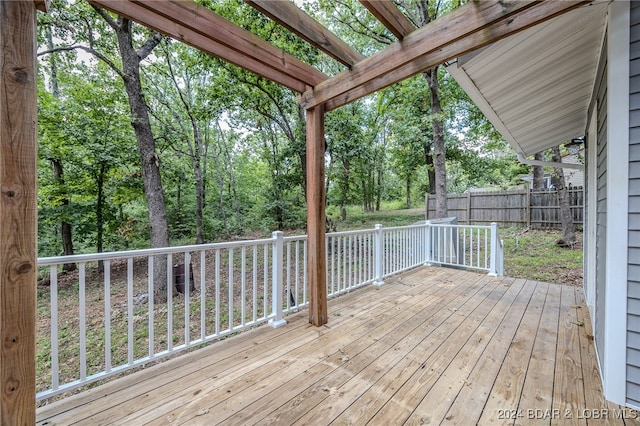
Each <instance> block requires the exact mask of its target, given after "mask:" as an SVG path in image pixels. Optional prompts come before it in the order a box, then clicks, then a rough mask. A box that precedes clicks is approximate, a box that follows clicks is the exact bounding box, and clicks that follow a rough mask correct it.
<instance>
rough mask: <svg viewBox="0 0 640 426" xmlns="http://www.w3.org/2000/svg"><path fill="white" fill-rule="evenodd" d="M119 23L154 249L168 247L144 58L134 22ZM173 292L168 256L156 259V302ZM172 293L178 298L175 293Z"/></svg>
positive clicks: (119, 34)
mask: <svg viewBox="0 0 640 426" xmlns="http://www.w3.org/2000/svg"><path fill="white" fill-rule="evenodd" d="M118 23H119V25H118V29H117V30H116V34H117V37H118V47H119V49H120V55H121V58H122V72H123V74H124V76H125V77H124V78H123V81H124V86H125V89H126V91H127V97H128V100H129V107H130V109H131V124H132V126H133V130H134V132H135V135H136V139H137V141H138V154H139V156H140V162H141V164H142V176H143V180H144V192H145V196H146V199H147V205H148V208H149V225H150V226H151V246H152V247H154V248H156V247H168V246H169V230H168V223H167V211H166V206H165V200H164V194H163V191H162V178H161V175H160V159H159V158H158V155H157V154H156V145H155V140H154V138H153V133H152V131H151V123H150V122H149V112H148V110H149V106H148V105H147V103H146V101H145V99H144V95H143V92H142V83H141V81H140V61H141V59H142V58H141V55H140V54H139V52H137V51H136V50H135V49H134V47H133V34H132V33H131V22H130V21H129V20H128V19H124V18H122V17H120V18H119V19H118ZM147 54H148V53H147ZM169 288H172V289H173V286H172V285H168V282H167V258H166V256H155V257H154V301H155V302H156V303H163V302H166V301H167V292H168V289H169ZM172 291H173V294H175V291H174V290H172Z"/></svg>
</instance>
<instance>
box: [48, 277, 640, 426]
mask: <svg viewBox="0 0 640 426" xmlns="http://www.w3.org/2000/svg"><path fill="white" fill-rule="evenodd" d="M307 316H308V315H307V312H306V311H302V312H300V313H298V314H295V315H292V316H289V317H287V320H288V324H287V325H286V326H285V327H282V328H278V329H272V328H271V327H269V326H264V327H261V328H258V329H256V330H253V331H250V332H247V333H244V334H241V335H239V336H236V337H234V338H230V339H227V340H225V341H222V342H219V343H216V344H214V345H212V346H209V347H208V348H205V349H201V350H199V351H195V352H192V353H189V354H186V355H184V356H182V357H178V358H176V359H174V360H171V361H168V362H165V363H162V364H160V365H156V366H153V367H150V368H148V369H146V370H143V371H140V372H137V373H135V374H131V375H129V376H127V377H126V378H123V379H118V380H115V381H113V382H111V383H108V384H106V385H103V386H101V387H97V388H94V389H92V390H89V391H87V392H84V393H82V394H79V395H76V396H74V397H70V398H68V399H65V400H63V401H58V402H55V403H52V404H50V405H48V406H45V407H42V408H40V409H38V424H40V425H66V424H76V423H77V424H85V425H102V424H120V425H142V424H151V425H164V424H195V425H213V424H225V425H247V424H278V425H290V424H299V425H305V424H313V425H326V424H329V423H331V424H365V423H369V424H372V425H397V424H403V423H407V424H451V425H472V424H481V425H484V424H514V423H515V424H536V425H538V424H578V425H586V424H597V425H600V424H625V423H626V424H640V423H637V420H635V419H634V417H636V413H635V412H633V411H631V410H622V409H621V408H620V407H619V406H616V405H613V404H609V403H607V402H606V401H604V400H603V397H602V390H601V384H600V377H599V373H598V369H597V367H596V356H595V352H594V347H593V340H592V337H591V331H590V330H591V325H590V323H589V317H588V314H587V308H586V306H585V303H584V299H583V295H582V291H581V289H578V288H575V287H569V286H561V285H555V284H547V283H541V282H536V281H525V280H514V279H511V278H492V277H488V276H485V275H479V274H475V273H470V272H463V271H459V270H454V269H445V268H432V267H424V268H419V269H417V270H414V271H411V272H409V273H405V274H403V275H400V276H398V277H395V278H391V279H389V280H387V283H386V284H385V285H384V286H382V287H367V288H364V289H360V290H358V291H355V292H353V293H351V294H349V295H345V296H342V297H339V298H336V299H333V300H331V301H330V302H329V324H328V326H325V327H320V328H316V327H312V326H310V325H309V324H308V318H307ZM619 417H624V418H626V420H624V419H616V418H619ZM594 419H595V420H594Z"/></svg>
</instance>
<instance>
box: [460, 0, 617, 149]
mask: <svg viewBox="0 0 640 426" xmlns="http://www.w3.org/2000/svg"><path fill="white" fill-rule="evenodd" d="M607 4H608V2H597V3H594V4H590V5H587V6H583V7H581V8H580V9H577V10H574V11H572V12H569V13H567V14H564V15H561V16H559V17H557V18H554V19H552V20H550V21H547V22H545V23H542V24H540V25H537V26H535V27H532V28H529V29H527V30H525V31H523V32H520V33H518V34H515V35H513V36H511V37H508V38H506V39H504V40H501V41H499V42H496V43H494V44H492V45H490V46H487V47H485V48H483V49H479V50H478V51H475V52H472V53H470V54H468V55H466V56H463V57H460V58H458V61H457V63H454V64H452V65H450V66H449V67H448V70H449V72H450V73H451V75H452V76H453V77H454V78H455V79H456V81H457V82H458V83H459V84H460V86H461V87H462V88H463V89H464V90H465V91H466V92H467V94H468V95H469V97H471V99H472V100H473V101H474V102H475V104H476V105H477V106H478V107H479V108H480V109H481V110H482V112H483V113H484V114H485V116H486V117H487V118H488V119H489V120H490V121H491V122H492V123H493V125H494V127H495V128H496V129H497V130H498V131H499V132H500V133H501V134H502V136H503V137H504V138H505V139H506V140H507V141H508V142H509V143H510V144H511V146H512V147H513V148H514V149H515V150H516V152H518V153H521V154H523V155H532V154H535V153H537V152H540V151H543V150H545V149H547V148H551V147H553V146H556V145H558V144H560V143H563V142H567V141H570V140H571V139H572V138H575V137H578V136H582V135H584V133H585V129H586V124H587V114H588V109H589V103H590V100H591V92H592V90H593V86H594V80H595V75H596V72H597V66H598V59H599V57H600V53H601V46H602V43H603V36H604V31H605V22H606V13H607Z"/></svg>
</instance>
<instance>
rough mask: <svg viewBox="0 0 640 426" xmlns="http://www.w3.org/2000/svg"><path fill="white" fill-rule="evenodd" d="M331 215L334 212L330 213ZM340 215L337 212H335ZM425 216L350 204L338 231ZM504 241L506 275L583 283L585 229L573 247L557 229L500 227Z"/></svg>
mask: <svg viewBox="0 0 640 426" xmlns="http://www.w3.org/2000/svg"><path fill="white" fill-rule="evenodd" d="M330 217H331V215H330ZM335 217H337V216H335ZM419 220H424V209H423V208H416V209H404V210H382V211H379V212H372V213H368V212H364V211H363V209H362V207H354V206H350V207H349V208H347V219H346V220H345V221H344V222H341V221H337V220H336V225H337V229H338V230H339V231H343V230H351V229H362V228H373V227H374V226H375V225H376V224H377V223H380V224H382V225H384V226H385V227H389V226H403V225H410V224H412V223H415V222H417V221H419ZM499 233H500V238H502V240H503V241H504V269H505V275H508V276H510V277H514V278H526V279H533V280H540V281H546V282H552V283H558V284H570V285H582V232H577V233H576V236H577V238H578V244H577V245H576V246H575V248H573V249H567V248H562V247H558V246H557V245H556V244H555V243H556V241H558V240H559V239H560V237H561V232H560V231H557V230H533V229H529V230H527V231H526V232H525V230H524V229H523V228H500V229H499Z"/></svg>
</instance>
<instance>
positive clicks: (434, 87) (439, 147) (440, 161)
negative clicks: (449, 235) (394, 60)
mask: <svg viewBox="0 0 640 426" xmlns="http://www.w3.org/2000/svg"><path fill="white" fill-rule="evenodd" d="M426 75H427V80H428V81H429V94H430V100H431V123H432V127H433V157H434V158H433V164H434V169H435V178H436V217H438V218H440V217H447V215H448V213H449V206H448V200H447V166H446V159H445V146H444V123H443V120H442V106H441V105H440V94H439V90H440V89H439V87H440V85H439V82H438V67H435V68H433V69H432V70H430V71H428V72H426Z"/></svg>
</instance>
